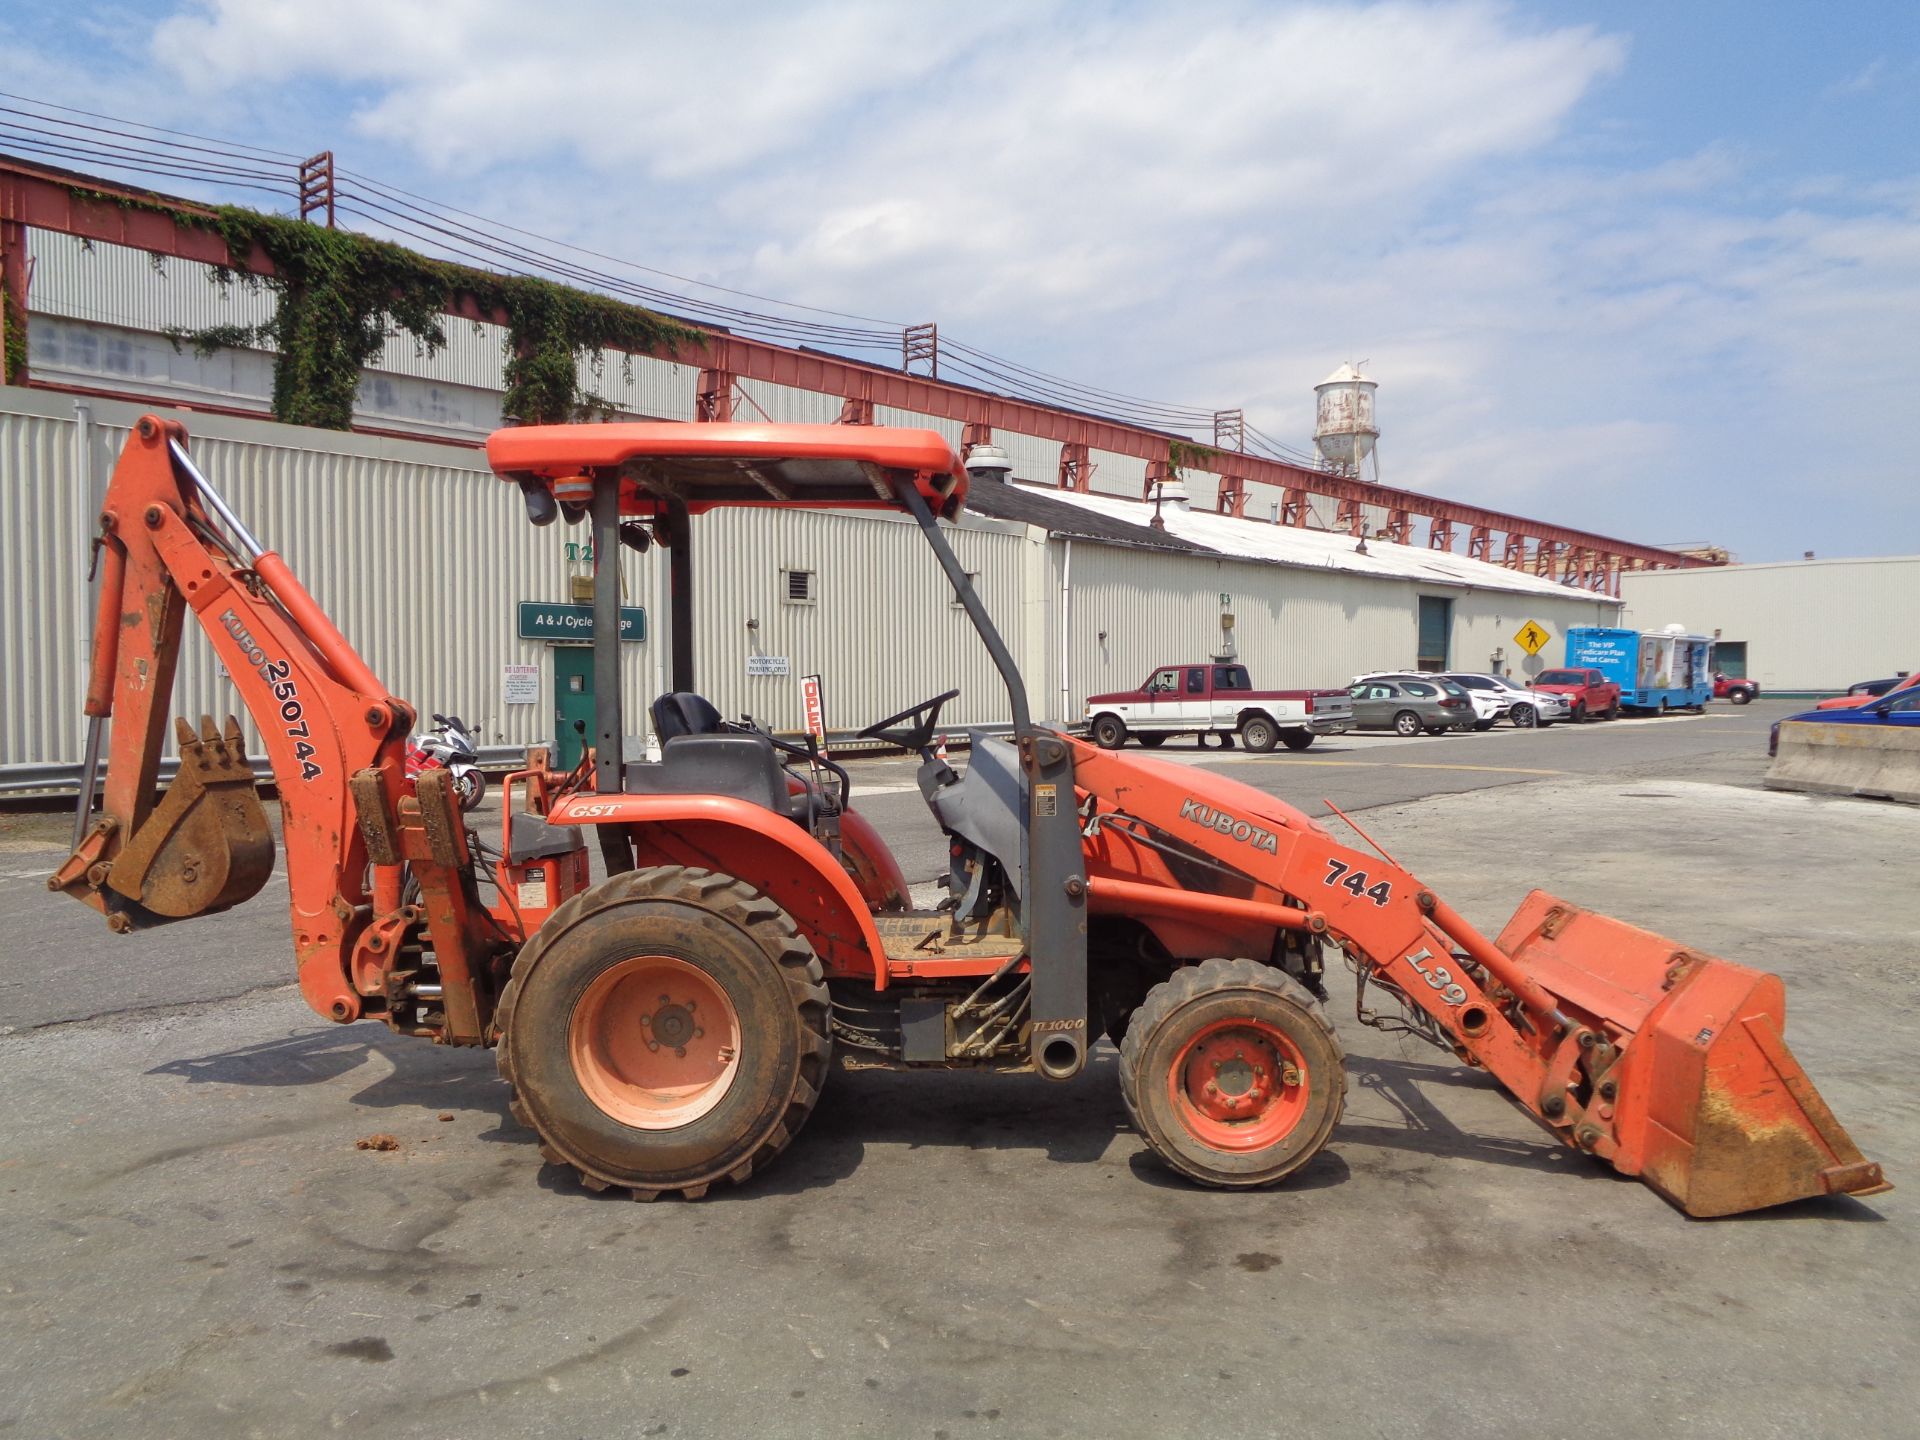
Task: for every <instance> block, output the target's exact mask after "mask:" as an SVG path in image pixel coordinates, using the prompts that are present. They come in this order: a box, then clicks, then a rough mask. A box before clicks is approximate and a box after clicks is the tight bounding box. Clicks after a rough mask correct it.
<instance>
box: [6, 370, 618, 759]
mask: <svg viewBox="0 0 1920 1440" xmlns="http://www.w3.org/2000/svg"><path fill="white" fill-rule="evenodd" d="M87 405H88V408H89V410H90V414H91V422H90V423H87V424H83V423H82V422H81V421H80V420H79V419H78V418H76V414H75V404H74V402H73V401H72V400H71V399H69V398H67V397H65V396H59V395H53V394H48V393H44V392H36V391H28V390H19V389H13V388H7V389H0V588H3V589H4V593H5V594H6V595H7V597H8V603H7V604H6V605H4V606H0V652H4V659H5V672H6V675H7V677H8V681H9V683H8V684H7V686H6V687H5V696H4V700H0V765H12V764H45V763H77V762H78V761H79V759H80V754H81V743H82V739H83V737H84V729H85V727H84V720H83V717H82V715H81V713H80V706H81V701H82V698H83V695H84V691H85V688H86V679H85V676H86V661H87V649H88V645H89V641H90V634H91V628H92V608H91V604H90V602H89V600H88V598H87V581H86V568H87V546H88V542H89V539H90V537H91V533H92V527H91V523H90V517H91V515H92V513H93V511H94V508H95V506H94V504H93V502H92V501H91V500H89V498H88V495H87V486H88V483H89V478H88V475H87V474H86V473H85V471H84V470H83V464H82V459H81V456H82V452H83V451H84V453H85V455H86V457H87V464H89V465H90V467H91V483H92V484H93V485H94V486H95V487H96V489H97V490H103V489H104V487H105V485H106V483H107V480H108V478H109V476H110V474H111V472H112V467H113V464H114V461H115V459H116V458H117V456H118V455H119V452H120V447H121V445H122V444H123V443H124V441H125V438H126V432H127V428H128V426H129V425H130V424H131V423H132V422H133V421H134V420H135V419H137V418H138V417H139V416H140V415H141V414H142V413H144V412H145V410H146V409H154V408H156V407H140V406H135V405H130V404H123V403H121V402H118V401H100V400H96V401H92V402H87ZM161 413H168V412H164V411H162V412H161ZM180 418H183V419H185V420H186V422H187V425H188V428H189V431H190V432H191V435H192V446H193V451H194V455H195V458H196V460H197V462H198V464H199V465H200V468H201V470H202V472H203V473H204V474H206V476H207V477H208V479H210V480H211V481H212V482H213V483H214V485H215V487H216V488H218V489H219V490H220V491H221V492H222V493H223V494H224V495H225V496H226V497H227V499H228V500H229V501H230V502H231V503H232V504H233V506H234V509H235V512H236V513H237V514H239V515H240V516H241V518H242V519H243V520H244V521H245V522H246V523H247V524H248V526H249V527H250V528H251V529H252V530H253V532H254V533H255V534H256V535H257V536H258V537H259V538H260V540H261V542H262V543H263V544H266V545H267V546H269V547H270V548H272V549H275V550H278V551H279V552H280V553H281V554H282V555H283V556H284V557H285V558H286V560H287V563H288V564H289V565H291V566H292V567H293V570H294V573H295V574H297V575H298V576H299V577H300V578H301V580H302V581H303V582H304V583H305V585H306V586H307V588H308V589H309V590H311V591H312V592H313V593H314V595H315V597H316V598H317V599H318V600H319V601H320V603H321V604H322V605H323V606H324V607H325V608H326V610H327V612H328V613H329V614H330V615H331V616H332V617H333V619H334V620H335V621H336V622H337V623H338V624H339V626H340V629H341V630H342V631H343V632H344V633H345V634H346V635H347V637H348V638H349V639H350V640H351V641H352V642H353V644H354V646H355V648H356V649H358V650H359V652H360V653H361V655H362V656H364V657H365V659H366V660H367V662H368V663H369V664H370V665H371V666H372V667H373V669H374V672H375V673H376V674H378V675H379V676H380V677H381V678H382V679H384V680H385V681H387V683H388V684H390V685H391V686H392V687H393V688H394V692H395V693H396V694H398V695H400V696H402V697H405V698H406V699H408V700H410V701H412V702H413V703H415V704H416V705H418V706H419V707H420V709H421V711H422V712H423V713H424V712H426V711H431V710H438V711H441V712H442V713H446V714H458V715H460V716H462V717H463V718H465V719H467V720H469V721H471V722H474V723H477V724H478V723H484V725H485V727H486V732H487V733H486V735H485V737H484V740H483V743H486V744H521V745H524V744H527V743H540V742H544V741H545V740H547V739H548V738H549V731H550V729H551V725H550V718H549V717H550V716H551V713H552V701H551V698H550V697H551V695H552V686H553V678H552V662H551V659H550V658H549V656H548V654H547V651H548V647H547V646H546V645H545V644H544V643H542V642H539V641H534V640H520V639H517V638H515V637H516V632H517V628H518V627H517V623H516V610H515V602H516V601H519V600H565V599H567V598H568V587H567V576H568V574H569V572H570V570H576V569H578V568H579V567H578V566H577V565H575V566H570V565H569V564H568V562H567V560H566V544H567V542H568V541H569V540H572V541H575V542H577V541H579V540H580V539H582V538H584V536H583V535H582V534H581V533H580V532H578V531H569V529H568V528H567V527H565V526H553V527H551V528H549V529H545V530H536V529H534V528H533V527H532V526H530V525H528V524H527V523H526V518H525V512H524V511H523V510H522V508H521V506H520V504H519V497H518V495H517V494H516V493H515V492H514V491H513V489H512V488H511V487H510V486H507V485H505V484H503V483H502V482H501V481H499V480H497V479H495V478H494V477H493V475H492V474H491V472H489V471H487V470H485V469H484V461H483V460H482V459H481V457H480V455H479V454H478V453H477V452H473V451H466V450H461V449H457V448H453V447H450V446H445V445H430V444H426V443H423V442H417V441H394V440H380V439H375V438H370V437H364V436H356V435H344V434H338V433H335V432H331V431H322V430H303V429H299V428H296V427H292V426H285V425H275V424H272V423H269V422H262V421H253V420H240V419H232V418H226V417H220V416H209V415H185V416H182V417H180ZM622 558H623V561H624V564H625V567H626V583H627V588H628V593H629V594H630V595H639V594H642V593H643V590H642V584H643V580H644V577H643V575H642V569H643V565H644V562H643V561H642V560H641V559H640V558H639V557H636V556H633V555H631V554H623V557H622ZM636 603H637V602H636ZM187 634H188V639H187V642H186V645H185V646H184V655H183V658H182V662H181V667H180V675H179V678H178V681H177V683H176V687H175V705H174V708H175V711H176V713H179V714H186V715H198V714H200V713H202V712H206V713H210V714H214V715H216V716H220V715H225V714H227V713H229V712H230V711H236V710H237V709H238V708H239V707H238V703H237V697H236V696H235V694H234V692H233V690H232V687H231V686H230V685H229V684H228V683H227V682H226V681H225V679H224V678H223V677H222V676H221V675H220V674H219V673H218V669H217V662H216V659H215V657H214V654H213V651H212V649H211V647H210V646H209V645H208V644H207V643H206V640H205V637H204V636H203V635H202V634H201V632H200V631H199V628H198V627H197V626H196V625H192V624H189V625H188V626H187ZM628 648H629V650H630V651H631V652H632V658H633V660H634V661H639V660H641V659H642V657H643V656H644V653H645V652H646V651H648V650H651V649H652V648H653V646H652V644H651V643H649V644H648V645H645V646H638V645H636V646H630V647H628ZM508 663H516V664H537V665H539V666H540V667H541V671H542V674H541V695H542V697H543V701H542V703H540V704H536V705H521V706H514V707H512V708H509V707H507V706H505V705H504V704H503V703H502V698H501V667H502V666H503V665H505V664H508ZM649 670H650V667H648V666H647V665H645V664H644V663H630V664H629V666H628V669H627V690H626V694H627V701H628V704H629V705H630V706H638V705H640V704H642V703H644V702H645V701H646V700H648V699H651V697H652V692H651V691H650V690H648V688H647V686H648V684H649V683H650V676H649ZM635 713H638V712H637V711H636V712H635ZM248 732H249V735H250V737H251V740H250V744H251V745H253V746H255V747H257V746H258V744H259V740H258V736H257V734H255V733H254V732H253V730H252V727H251V725H249V726H248ZM255 753H256V754H257V753H259V751H258V749H257V748H256V749H255Z"/></svg>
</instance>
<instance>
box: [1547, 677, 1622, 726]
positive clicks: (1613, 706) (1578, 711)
mask: <svg viewBox="0 0 1920 1440" xmlns="http://www.w3.org/2000/svg"><path fill="white" fill-rule="evenodd" d="M1533 688H1534V689H1535V690H1545V691H1546V692H1547V693H1548V694H1550V695H1564V696H1566V697H1567V704H1568V706H1569V707H1570V713H1569V714H1568V716H1567V718H1568V719H1570V720H1574V721H1580V720H1585V719H1586V718H1587V717H1588V716H1591V715H1598V716H1599V717H1600V718H1601V719H1602V720H1612V719H1614V718H1616V717H1617V716H1618V715H1619V714H1620V687H1619V686H1618V685H1616V684H1614V683H1613V681H1611V680H1609V679H1607V677H1606V676H1605V675H1602V674H1601V673H1600V672H1599V671H1598V670H1542V671H1541V672H1540V673H1539V674H1538V675H1536V676H1534V677H1533Z"/></svg>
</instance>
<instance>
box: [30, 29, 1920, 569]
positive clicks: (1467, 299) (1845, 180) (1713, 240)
mask: <svg viewBox="0 0 1920 1440" xmlns="http://www.w3.org/2000/svg"><path fill="white" fill-rule="evenodd" d="M687 8H689V7H680V8H678V9H675V10H662V9H659V8H658V7H654V8H651V9H649V8H647V7H639V6H631V5H616V4H600V3H593V0H555V3H552V4H550V5H547V6H545V7H543V9H542V11H541V16H542V18H541V20H540V21H539V22H538V23H537V24H536V23H535V22H532V21H529V20H528V19H526V18H524V17H525V15H526V14H527V13H528V12H527V10H526V7H524V6H520V5H516V4H512V3H508V0H442V3H439V4H435V5H409V4H404V3H396V0H377V3H376V0H339V3H336V4H333V5H330V6H327V7H320V6H314V5H311V4H307V3H294V0H211V3H209V0H193V3H185V4H178V5H167V6H152V7H143V6H131V7H119V8H116V7H92V8H85V9H80V10H76V9H75V8H74V7H72V6H71V5H59V6H56V5H51V4H42V3H39V0H24V3H22V0H16V3H15V4H14V5H13V6H11V7H10V8H9V10H8V12H7V14H6V17H5V18H4V19H0V88H4V89H8V90H13V91H20V92H24V93H27V94H31V95H36V96H40V97H43V98H46V99H50V100H59V101H64V102H65V103H69V104H74V105H81V106H85V107H86V108H89V109H97V110H102V111H106V112H109V113H113V114H121V115H129V116H133V117H136V118H139V119H143V120H146V121H149V122H151V123H155V124H162V125H171V126H178V127H181V128H185V129H191V130H199V131H202V132H204V133H209V134H214V135H221V136H230V137H233V138H236V139H245V140H249V141H251V142H253V143H257V144H263V145H270V146H275V147H282V148H285V149H288V150H292V151H298V152H302V153H305V152H310V151H313V150H316V149H320V148H322V147H331V148H333V149H334V150H336V151H337V152H338V153H339V154H340V156H341V160H342V163H343V164H346V165H348V166H350V167H352V168H355V169H358V170H360V171H363V172H365V173H368V174H371V175H374V176H377V177H379V178H380V179H382V180H385V181H388V182H390V183H392V184H395V185H400V186H404V187H406V188H408V189H412V190H416V191H418V192H420V193H422V194H425V195H429V196H432V197H434V198H435V199H438V200H442V201H446V202H449V203H451V204H455V205H460V206H463V207H465V208H468V209H471V210H474V211H477V212H479V213H482V214H485V215H489V216H494V217H498V218H502V219H507V220H511V221H513V222H515V223H519V224H524V225H527V226H528V228H531V229H534V230H538V231H540V232H541V233H544V234H548V235H556V236H561V237H564V238H566V239H569V240H574V241H577V242H579V243H582V244H588V245H591V246H593V247H595V248H597V249H601V250H605V251H608V252H609V253H612V254H616V255H620V256H623V257H627V258H630V259H632V260H634V261H637V262H640V263H643V264H650V265H656V266H659V267H661V268H663V269H666V270H670V271H673V272H676V273H679V274H683V275H689V276H693V277H696V278H698V279H702V280H706V281H710V282H713V283H718V284H725V285H733V286H739V287H741V288H744V289H748V290H753V291H758V292H760V293H763V294H768V295H774V296H779V297H782V298H784V299H789V300H793V301H796V302H802V303H807V304H813V305H822V306H827V307H832V308H835V309H842V310H848V311H853V312H857V313H859V314H863V315H871V316H876V317H881V318H884V319H888V320H892V321H899V322H908V321H919V320H937V321H938V322H939V324H940V326H941V330H942V333H943V334H945V335H952V336H957V337H959V338H961V339H963V340H965V341H967V342H969V343H971V344H974V345H977V346H979V347H981V348H983V349H985V350H989V351H992V352H994V353H996V354H1000V355H1005V356H1009V357H1011V358H1014V359H1016V360H1018V361H1020V362H1021V363H1023V364H1026V365H1029V366H1032V367H1034V368H1037V369H1041V370H1046V371H1050V372H1053V373H1057V374H1064V375H1068V376H1072V377H1074V378H1075V379H1078V380H1081V381H1084V382H1086V383H1089V384H1094V385H1099V386H1102V387H1106V388H1110V389H1113V390H1119V391H1125V392H1128V393H1132V394H1137V395H1148V396H1153V397H1156V398H1160V399H1165V400H1169V401H1175V402H1179V403H1182V404H1191V405H1198V406H1201V407H1204V408H1207V409H1213V408H1227V407H1232V406H1244V407H1245V408H1246V410H1247V412H1248V415H1249V418H1251V419H1252V420H1254V422H1255V423H1257V424H1258V425H1259V426H1260V427H1261V428H1262V429H1263V430H1265V431H1267V432H1268V433H1269V434H1272V435H1274V436H1276V437H1278V438H1280V439H1282V440H1285V441H1287V442H1289V443H1292V444H1296V445H1304V444H1305V443H1306V442H1307V439H1308V436H1309V433H1310V427H1311V422H1312V411H1311V387H1312V385H1313V383H1314V382H1315V381H1317V380H1319V379H1320V378H1321V377H1322V376H1324V375H1325V374H1326V373H1327V372H1328V371H1330V370H1332V369H1333V368H1334V367H1335V366H1336V365H1337V364H1338V363H1339V362H1340V361H1342V360H1345V359H1355V360H1366V361H1367V362H1368V364H1367V369H1368V370H1369V372H1370V373H1371V374H1372V375H1373V376H1374V378H1376V379H1377V380H1378V381H1379V382H1380V386H1381V389H1380V418H1381V426H1382V431H1383V435H1382V440H1381V450H1380V454H1381V466H1382V479H1384V480H1386V481H1388V482H1389V483H1394V484H1401V485H1408V486H1412V487H1415V488H1420V489H1426V490H1431V491H1433V492H1436V493H1440V494H1446V495H1451V496H1455V497H1458V498H1461V499H1466V500H1473V501H1479V502H1482V503H1487V504H1492V505H1496V506H1500V507H1503V508H1509V509H1515V510H1519V511H1522V512H1524V513H1529V514H1534V515H1538V516H1541V517H1543V518H1550V519H1555V520H1560V521H1563V522H1566V523H1570V524H1578V525H1582V526H1587V527H1590V528H1593V529H1597V530H1602V531H1606V532H1609V533H1613V534H1618V535H1623V536H1629V537H1632V538H1637V539H1642V540H1648V541H1656V542H1661V541H1681V540H1694V539H1700V540H1708V539H1710V540H1714V541H1717V542H1718V543H1721V544H1725V545H1728V546H1730V547H1731V548H1732V549H1734V550H1735V551H1736V552H1738V553H1739V554H1740V555H1741V556H1743V557H1744V558H1747V559H1753V560H1762V559H1778V558H1784V557H1790V556H1797V555H1798V554H1800V553H1801V552H1802V551H1803V550H1807V549H1812V550H1816V551H1817V552H1819V553H1820V554H1823V555H1835V554H1887V553H1912V552H1916V551H1920V465H1916V462H1915V460H1914V456H1915V454H1916V453H1917V452H1920V404H1916V403H1915V396H1916V395H1917V394H1920V344H1917V343H1916V340H1915V337H1916V336H1917V335H1920V148H1917V147H1916V145H1915V140H1916V137H1920V102H1917V101H1916V98H1915V97H1916V96H1917V95H1920V5H1914V4H1911V3H1905V4H1901V3H1882V4H1876V3H1855V4H1848V5H1814V4H1733V3H1667V4H1655V3H1612V4H1601V3H1543V4H1539V5H1533V6H1521V5H1508V4H1496V3H1478V0H1466V3H1451V0H1449V3H1432V4H1422V3H1398V4H1315V5H1288V4H1253V3H1238V4H1235V3H1226V0H1222V3H1207V4H1189V5H1182V6H1177V7H1176V6H1153V5H1147V4H1122V3H1109V4H1071V3H1039V0H1030V3H1020V4H1015V3H1005V0H976V3H972V4H967V5H964V6H961V5H941V4H924V5H905V4H888V3H878V0H861V3H855V0H846V3H838V4H810V3H807V0H789V3H786V4H782V5H755V4H751V3H748V4H742V5H734V6H727V7H703V9H702V13H700V14H689V13H686V10H687ZM175 188H187V187H175Z"/></svg>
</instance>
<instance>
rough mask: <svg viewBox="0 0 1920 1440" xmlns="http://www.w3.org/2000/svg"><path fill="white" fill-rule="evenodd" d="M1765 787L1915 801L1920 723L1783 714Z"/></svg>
mask: <svg viewBox="0 0 1920 1440" xmlns="http://www.w3.org/2000/svg"><path fill="white" fill-rule="evenodd" d="M1766 786H1767V788H1768V789H1769V790H1802V791H1805V792H1807V793H1808V794H1812V795H1865V796H1870V797H1872V798H1874V799H1881V800H1902V801H1905V802H1906V803H1907V804H1909V805H1920V729H1915V728H1913V727H1912V726H1906V725H1899V726H1896V725H1885V724H1881V725H1876V724H1874V723H1873V722H1872V721H1866V722H1864V723H1860V724H1853V725H1829V724H1822V723H1821V722H1820V721H1817V720H1789V721H1787V722H1786V723H1785V724H1783V725H1782V726H1781V727H1780V745H1779V748H1778V750H1777V751H1776V753H1775V755H1774V759H1773V765H1772V767H1771V768H1769V769H1768V771H1767V778H1766Z"/></svg>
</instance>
